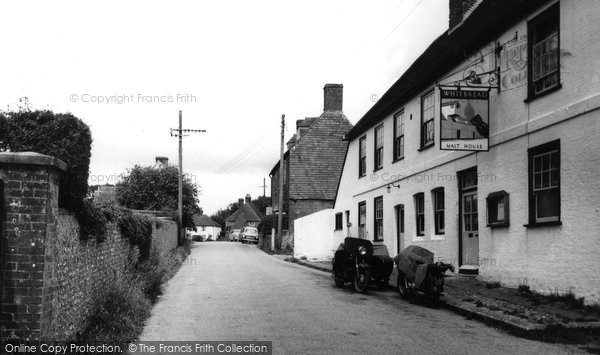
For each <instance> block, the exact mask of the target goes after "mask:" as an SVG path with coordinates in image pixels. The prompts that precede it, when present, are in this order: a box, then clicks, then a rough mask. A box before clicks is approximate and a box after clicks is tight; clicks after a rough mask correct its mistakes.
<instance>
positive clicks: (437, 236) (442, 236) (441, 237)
mask: <svg viewBox="0 0 600 355" xmlns="http://www.w3.org/2000/svg"><path fill="white" fill-rule="evenodd" d="M431 240H446V235H445V234H435V235H432V236H431Z"/></svg>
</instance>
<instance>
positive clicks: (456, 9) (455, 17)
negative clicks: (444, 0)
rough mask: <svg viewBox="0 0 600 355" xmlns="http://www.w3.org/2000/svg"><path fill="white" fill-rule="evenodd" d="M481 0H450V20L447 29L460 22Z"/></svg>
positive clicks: (451, 28)
mask: <svg viewBox="0 0 600 355" xmlns="http://www.w3.org/2000/svg"><path fill="white" fill-rule="evenodd" d="M481 1H482V0H450V22H449V24H448V30H450V31H452V30H453V29H454V28H455V27H457V26H458V25H460V24H461V22H463V21H464V20H465V19H466V18H467V17H469V15H470V14H471V12H472V10H473V9H474V8H475V7H476V6H477V5H479V3H480V2H481Z"/></svg>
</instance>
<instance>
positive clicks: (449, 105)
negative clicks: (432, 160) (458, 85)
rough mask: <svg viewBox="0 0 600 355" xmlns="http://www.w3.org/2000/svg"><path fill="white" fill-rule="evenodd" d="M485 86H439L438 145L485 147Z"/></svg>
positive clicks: (486, 119)
mask: <svg viewBox="0 0 600 355" xmlns="http://www.w3.org/2000/svg"><path fill="white" fill-rule="evenodd" d="M489 98H490V93H489V91H488V90H485V91H484V90H461V89H443V88H441V89H440V99H441V100H440V101H441V103H440V106H441V115H440V118H441V119H440V132H441V135H440V149H441V150H470V151H487V150H488V147H489V136H490V129H489V116H490V110H489V107H490V106H489Z"/></svg>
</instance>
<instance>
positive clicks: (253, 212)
mask: <svg viewBox="0 0 600 355" xmlns="http://www.w3.org/2000/svg"><path fill="white" fill-rule="evenodd" d="M265 218H266V217H265V215H263V214H262V212H260V211H259V210H258V208H256V206H254V204H253V203H252V202H244V204H243V205H242V208H238V209H237V210H236V211H235V212H233V213H232V214H231V216H229V217H227V220H226V221H227V222H236V224H237V222H240V221H241V222H243V223H246V222H262V221H263V220H264V219H265Z"/></svg>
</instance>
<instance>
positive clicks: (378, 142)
mask: <svg viewBox="0 0 600 355" xmlns="http://www.w3.org/2000/svg"><path fill="white" fill-rule="evenodd" d="M374 161H375V166H374V170H377V169H381V168H382V167H383V125H380V126H379V127H377V128H375V159H374Z"/></svg>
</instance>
